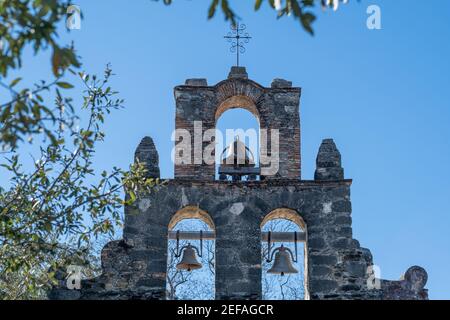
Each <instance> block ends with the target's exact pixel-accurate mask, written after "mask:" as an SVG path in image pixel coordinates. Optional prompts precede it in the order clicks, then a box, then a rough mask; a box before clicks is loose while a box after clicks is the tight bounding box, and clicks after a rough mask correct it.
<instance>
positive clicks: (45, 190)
mask: <svg viewBox="0 0 450 320" xmlns="http://www.w3.org/2000/svg"><path fill="white" fill-rule="evenodd" d="M69 5H70V1H57V0H34V1H31V0H2V1H0V41H1V45H0V53H1V54H0V85H1V86H2V87H3V88H4V89H6V90H7V92H9V93H10V95H11V99H10V100H8V101H6V102H2V103H0V121H1V123H0V148H1V149H2V150H3V151H2V156H3V155H5V156H4V158H2V159H1V160H0V170H2V171H3V172H2V173H3V174H4V176H9V177H11V180H10V182H9V183H7V182H6V181H2V185H1V186H0V298H3V299H33V298H42V297H44V293H45V289H46V288H48V286H49V285H51V283H52V282H53V281H54V276H55V273H54V271H55V270H58V269H59V268H60V267H62V266H67V265H70V264H76V265H79V266H85V267H87V270H91V271H92V272H95V270H96V267H97V266H98V261H97V258H95V253H96V251H97V250H98V249H99V247H98V245H99V243H101V242H102V241H103V240H104V239H105V238H110V237H113V236H114V233H115V232H116V230H117V229H118V228H119V227H120V226H121V224H122V220H123V217H122V213H121V212H122V208H123V205H124V204H125V203H131V202H132V201H134V200H135V198H136V194H137V193H138V190H139V192H146V191H148V190H149V189H150V188H152V186H153V185H155V184H156V183H158V182H157V181H155V180H152V179H148V178H146V172H145V168H144V165H143V164H140V163H136V164H133V165H132V166H131V167H130V168H129V169H128V170H122V169H120V168H116V167H115V168H113V169H112V170H110V171H109V172H107V171H103V172H101V173H99V174H98V173H97V172H95V171H94V169H93V162H92V161H93V156H94V150H95V148H96V146H97V144H98V143H101V142H102V141H103V139H104V133H103V131H102V127H103V125H104V121H105V120H106V117H107V115H108V114H109V113H110V112H112V111H113V110H115V109H118V108H121V107H122V106H123V103H124V101H123V100H122V99H120V98H118V97H117V95H118V93H117V92H115V91H114V90H112V89H111V87H110V86H109V81H110V78H111V76H112V75H113V74H112V70H111V69H110V67H109V66H108V67H107V68H106V70H105V73H104V75H103V77H101V78H97V77H96V76H90V75H88V74H85V73H83V72H80V71H79V68H80V65H81V64H80V62H79V60H78V58H77V56H76V53H75V49H74V47H73V45H70V46H63V45H61V44H59V43H58V42H57V40H58V38H57V33H56V30H57V28H58V24H59V22H62V21H63V20H64V18H65V13H66V10H67V7H68V6H69ZM26 47H32V48H33V49H34V52H35V54H39V53H40V52H41V51H43V50H45V49H50V50H52V58H51V61H50V67H51V71H52V74H53V79H52V80H51V81H48V82H45V81H38V82H36V84H35V85H34V86H33V87H32V88H24V89H21V90H17V89H16V87H17V86H19V84H20V83H22V79H21V78H17V79H15V80H12V81H9V83H5V78H6V77H7V76H9V75H10V74H11V73H13V72H17V71H22V55H23V51H24V49H25V48H26ZM68 74H73V75H75V76H77V77H78V78H79V79H80V81H81V82H80V84H81V86H82V88H84V89H83V99H82V105H81V106H76V105H74V100H73V99H72V98H71V97H69V96H66V95H65V93H67V92H68V91H67V90H69V89H72V88H74V85H73V84H71V83H69V82H67V80H66V78H67V75H68ZM46 97H50V99H51V101H52V102H49V101H46ZM80 123H83V124H84V125H80ZM80 126H81V127H80ZM25 141H28V142H30V143H31V142H36V147H38V148H37V150H36V151H35V149H36V148H35V147H30V148H31V150H32V153H34V156H32V160H33V161H32V164H31V165H27V159H25V157H24V156H23V153H24V152H23V150H22V148H23V146H24V144H23V143H22V142H25ZM124 192H125V193H126V194H128V195H129V196H128V197H127V198H126V199H127V200H123V193H124Z"/></svg>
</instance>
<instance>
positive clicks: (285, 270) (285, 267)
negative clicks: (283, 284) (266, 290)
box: [267, 246, 298, 276]
mask: <svg viewBox="0 0 450 320" xmlns="http://www.w3.org/2000/svg"><path fill="white" fill-rule="evenodd" d="M267 273H273V274H280V275H281V276H284V275H285V274H291V273H298V270H297V269H295V268H294V266H293V265H292V262H291V257H290V254H289V252H288V249H286V248H285V247H284V246H281V247H280V248H278V252H277V253H276V254H275V262H274V263H273V266H272V268H270V269H269V270H268V271H267Z"/></svg>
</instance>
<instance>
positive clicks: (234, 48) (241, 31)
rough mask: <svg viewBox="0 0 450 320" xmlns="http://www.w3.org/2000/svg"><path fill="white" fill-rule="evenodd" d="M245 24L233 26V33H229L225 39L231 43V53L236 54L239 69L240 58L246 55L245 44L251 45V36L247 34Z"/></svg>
mask: <svg viewBox="0 0 450 320" xmlns="http://www.w3.org/2000/svg"><path fill="white" fill-rule="evenodd" d="M246 28H247V27H246V25H245V24H239V22H238V23H236V24H232V25H231V32H228V35H226V36H225V37H224V38H225V39H227V40H228V42H230V43H231V48H230V51H231V52H232V53H236V62H237V65H236V66H238V67H239V57H240V54H243V53H245V47H244V44H246V43H249V41H250V39H251V38H252V37H250V35H249V34H248V33H247V32H245V29H246Z"/></svg>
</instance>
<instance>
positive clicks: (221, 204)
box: [49, 69, 428, 299]
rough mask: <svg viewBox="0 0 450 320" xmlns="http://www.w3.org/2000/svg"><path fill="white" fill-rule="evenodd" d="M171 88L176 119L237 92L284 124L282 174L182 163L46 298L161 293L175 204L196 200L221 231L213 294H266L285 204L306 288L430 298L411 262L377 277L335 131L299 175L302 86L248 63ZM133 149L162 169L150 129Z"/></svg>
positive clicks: (208, 114) (205, 111)
mask: <svg viewBox="0 0 450 320" xmlns="http://www.w3.org/2000/svg"><path fill="white" fill-rule="evenodd" d="M242 96H243V97H245V98H238V99H236V98H235V97H242ZM175 97H176V104H177V111H176V126H177V128H185V129H187V130H190V131H191V130H193V121H197V120H201V121H203V124H204V128H203V129H204V130H205V129H206V128H214V126H215V123H216V120H217V114H221V113H222V112H224V111H225V110H226V109H227V108H229V107H231V106H233V103H235V102H236V101H238V102H239V101H240V103H241V105H239V106H240V107H245V108H247V109H248V110H250V111H251V112H253V113H254V114H257V115H258V118H259V119H260V123H261V127H262V128H263V127H269V128H274V127H277V128H281V131H282V134H281V135H280V137H281V138H280V139H281V140H282V139H288V142H287V143H286V142H282V147H281V148H280V156H281V161H282V164H281V165H280V175H278V176H277V177H266V179H263V180H261V181H247V182H243V181H239V182H231V181H215V180H214V174H215V172H214V170H215V169H214V166H207V165H203V164H199V165H181V164H180V165H177V166H176V167H175V179H172V180H168V181H167V182H166V183H165V184H163V185H160V186H158V187H156V188H154V190H152V192H151V193H149V194H143V195H140V196H139V199H138V200H137V201H136V202H135V203H134V204H133V205H132V206H127V207H126V208H125V228H124V233H123V239H122V240H120V241H114V242H110V243H109V244H107V245H106V246H105V248H104V249H103V251H102V270H103V273H102V274H101V275H100V276H99V277H98V278H96V279H92V280H86V281H83V282H82V289H81V290H75V291H70V290H67V289H65V283H64V277H63V276H61V277H60V280H61V281H60V285H59V286H57V287H55V288H54V290H52V291H51V292H50V294H49V296H50V298H52V299H164V298H165V289H166V269H167V235H168V232H169V227H170V226H171V225H173V223H174V221H173V219H174V216H176V215H177V213H178V214H179V213H180V212H184V213H183V214H184V215H182V216H181V218H183V217H184V216H188V215H189V213H190V212H191V211H189V210H190V209H189V208H191V207H196V208H198V210H199V211H198V212H200V211H201V213H199V217H201V216H207V217H208V224H210V226H212V227H213V228H214V230H215V232H216V260H215V266H216V275H215V277H216V284H215V289H216V298H217V299H260V298H261V296H262V293H261V290H262V284H261V278H262V274H261V272H262V271H261V223H262V222H263V221H265V218H266V217H267V216H268V215H269V214H271V213H273V212H277V210H280V209H282V210H289V212H294V213H295V215H298V217H299V219H301V221H302V223H304V227H305V230H306V233H307V241H306V254H305V258H306V261H305V262H306V266H307V270H305V278H306V281H305V282H306V288H307V297H308V298H310V299H427V298H428V295H427V290H426V289H424V287H425V284H426V281H427V274H426V272H425V270H424V269H422V268H420V267H412V268H410V269H409V270H408V271H407V272H406V273H405V276H404V278H403V279H401V280H399V281H387V280H380V279H376V278H375V277H374V274H373V271H372V270H373V261H372V254H371V253H370V251H369V250H368V249H366V248H363V247H361V246H360V244H359V242H358V241H357V240H356V239H354V238H353V234H352V218H351V213H352V205H351V200H350V187H351V184H352V180H349V179H344V170H343V168H342V164H341V154H340V153H339V151H338V149H337V147H336V145H335V143H334V141H333V140H332V139H326V140H324V141H323V142H322V144H321V146H320V148H319V152H318V155H317V159H316V172H315V180H311V181H306V180H301V179H300V126H299V113H298V102H299V98H300V89H299V88H292V87H291V83H290V82H288V81H285V80H280V79H277V80H274V82H273V83H272V87H271V88H264V87H262V86H260V85H258V84H256V83H255V82H253V81H251V80H248V79H247V76H246V73H245V70H243V69H235V70H232V72H231V74H230V77H229V79H228V80H225V81H224V82H221V83H219V84H218V85H216V86H213V87H209V86H207V84H206V80H201V79H191V80H188V81H187V84H186V85H185V86H180V87H177V88H175ZM230 99H235V100H232V102H229V101H230ZM227 101H228V102H227ZM224 103H225V105H224ZM136 158H138V159H139V160H140V161H142V162H145V164H146V165H147V166H148V170H149V176H151V177H155V178H156V177H159V168H158V154H157V151H156V149H155V147H154V144H153V142H152V140H151V139H150V138H144V139H143V141H142V142H141V143H140V145H139V146H138V149H137V150H136ZM236 208H240V210H236Z"/></svg>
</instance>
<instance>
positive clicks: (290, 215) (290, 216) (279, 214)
mask: <svg viewBox="0 0 450 320" xmlns="http://www.w3.org/2000/svg"><path fill="white" fill-rule="evenodd" d="M274 219H285V220H289V221H291V222H293V223H295V224H296V225H297V226H298V227H299V228H300V229H303V231H306V223H305V220H303V218H302V217H301V216H300V215H299V214H298V212H297V211H296V210H293V209H289V208H278V209H275V210H272V211H271V212H269V213H268V214H267V215H266V216H265V217H264V218H263V220H262V221H261V228H262V227H263V226H264V225H265V224H266V223H267V222H269V221H270V220H274Z"/></svg>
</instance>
